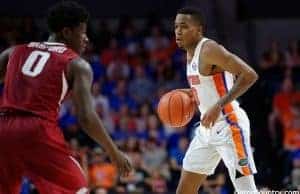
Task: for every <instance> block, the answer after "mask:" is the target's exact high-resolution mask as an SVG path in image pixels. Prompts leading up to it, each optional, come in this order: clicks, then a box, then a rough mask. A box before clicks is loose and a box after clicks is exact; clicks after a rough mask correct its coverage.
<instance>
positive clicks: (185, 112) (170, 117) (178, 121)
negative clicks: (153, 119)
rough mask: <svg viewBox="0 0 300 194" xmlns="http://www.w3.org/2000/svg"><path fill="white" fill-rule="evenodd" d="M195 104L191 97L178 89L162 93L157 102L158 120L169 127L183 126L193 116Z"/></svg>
mask: <svg viewBox="0 0 300 194" xmlns="http://www.w3.org/2000/svg"><path fill="white" fill-rule="evenodd" d="M194 112H195V105H194V102H193V101H192V99H191V97H190V96H189V95H188V94H186V93H185V92H182V91H180V90H173V91H171V92H168V93H166V94H164V95H163V96H162V97H161V98H160V100H159V103H158V107H157V113H158V116H159V118H160V120H161V121H162V122H163V123H164V124H166V125H169V126H171V127H182V126H185V125H186V124H187V123H188V122H189V121H190V120H191V119H192V118H193V116H194Z"/></svg>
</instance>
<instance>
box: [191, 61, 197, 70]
mask: <svg viewBox="0 0 300 194" xmlns="http://www.w3.org/2000/svg"><path fill="white" fill-rule="evenodd" d="M192 69H193V70H194V71H197V64H196V63H192Z"/></svg>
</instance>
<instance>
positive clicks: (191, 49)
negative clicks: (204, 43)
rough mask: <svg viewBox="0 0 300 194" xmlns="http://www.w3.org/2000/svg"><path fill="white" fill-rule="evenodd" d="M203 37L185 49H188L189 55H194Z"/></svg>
mask: <svg viewBox="0 0 300 194" xmlns="http://www.w3.org/2000/svg"><path fill="white" fill-rule="evenodd" d="M202 38H203V36H201V37H199V39H198V40H197V41H195V42H194V43H193V44H191V45H190V46H189V47H187V48H186V49H185V50H186V53H187V55H188V56H193V55H194V52H195V49H196V47H197V45H198V43H199V41H200V40H201V39H202Z"/></svg>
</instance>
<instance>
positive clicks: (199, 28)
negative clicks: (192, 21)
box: [198, 26, 203, 35]
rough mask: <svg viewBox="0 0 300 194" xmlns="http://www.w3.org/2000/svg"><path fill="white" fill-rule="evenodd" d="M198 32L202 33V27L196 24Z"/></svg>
mask: <svg viewBox="0 0 300 194" xmlns="http://www.w3.org/2000/svg"><path fill="white" fill-rule="evenodd" d="M198 33H199V35H202V34H203V27H202V26H198Z"/></svg>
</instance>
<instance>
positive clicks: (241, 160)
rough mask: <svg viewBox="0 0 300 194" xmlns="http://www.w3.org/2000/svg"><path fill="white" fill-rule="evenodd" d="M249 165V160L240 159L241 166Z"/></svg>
mask: <svg viewBox="0 0 300 194" xmlns="http://www.w3.org/2000/svg"><path fill="white" fill-rule="evenodd" d="M247 164H248V158H242V159H240V161H239V165H240V166H247Z"/></svg>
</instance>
